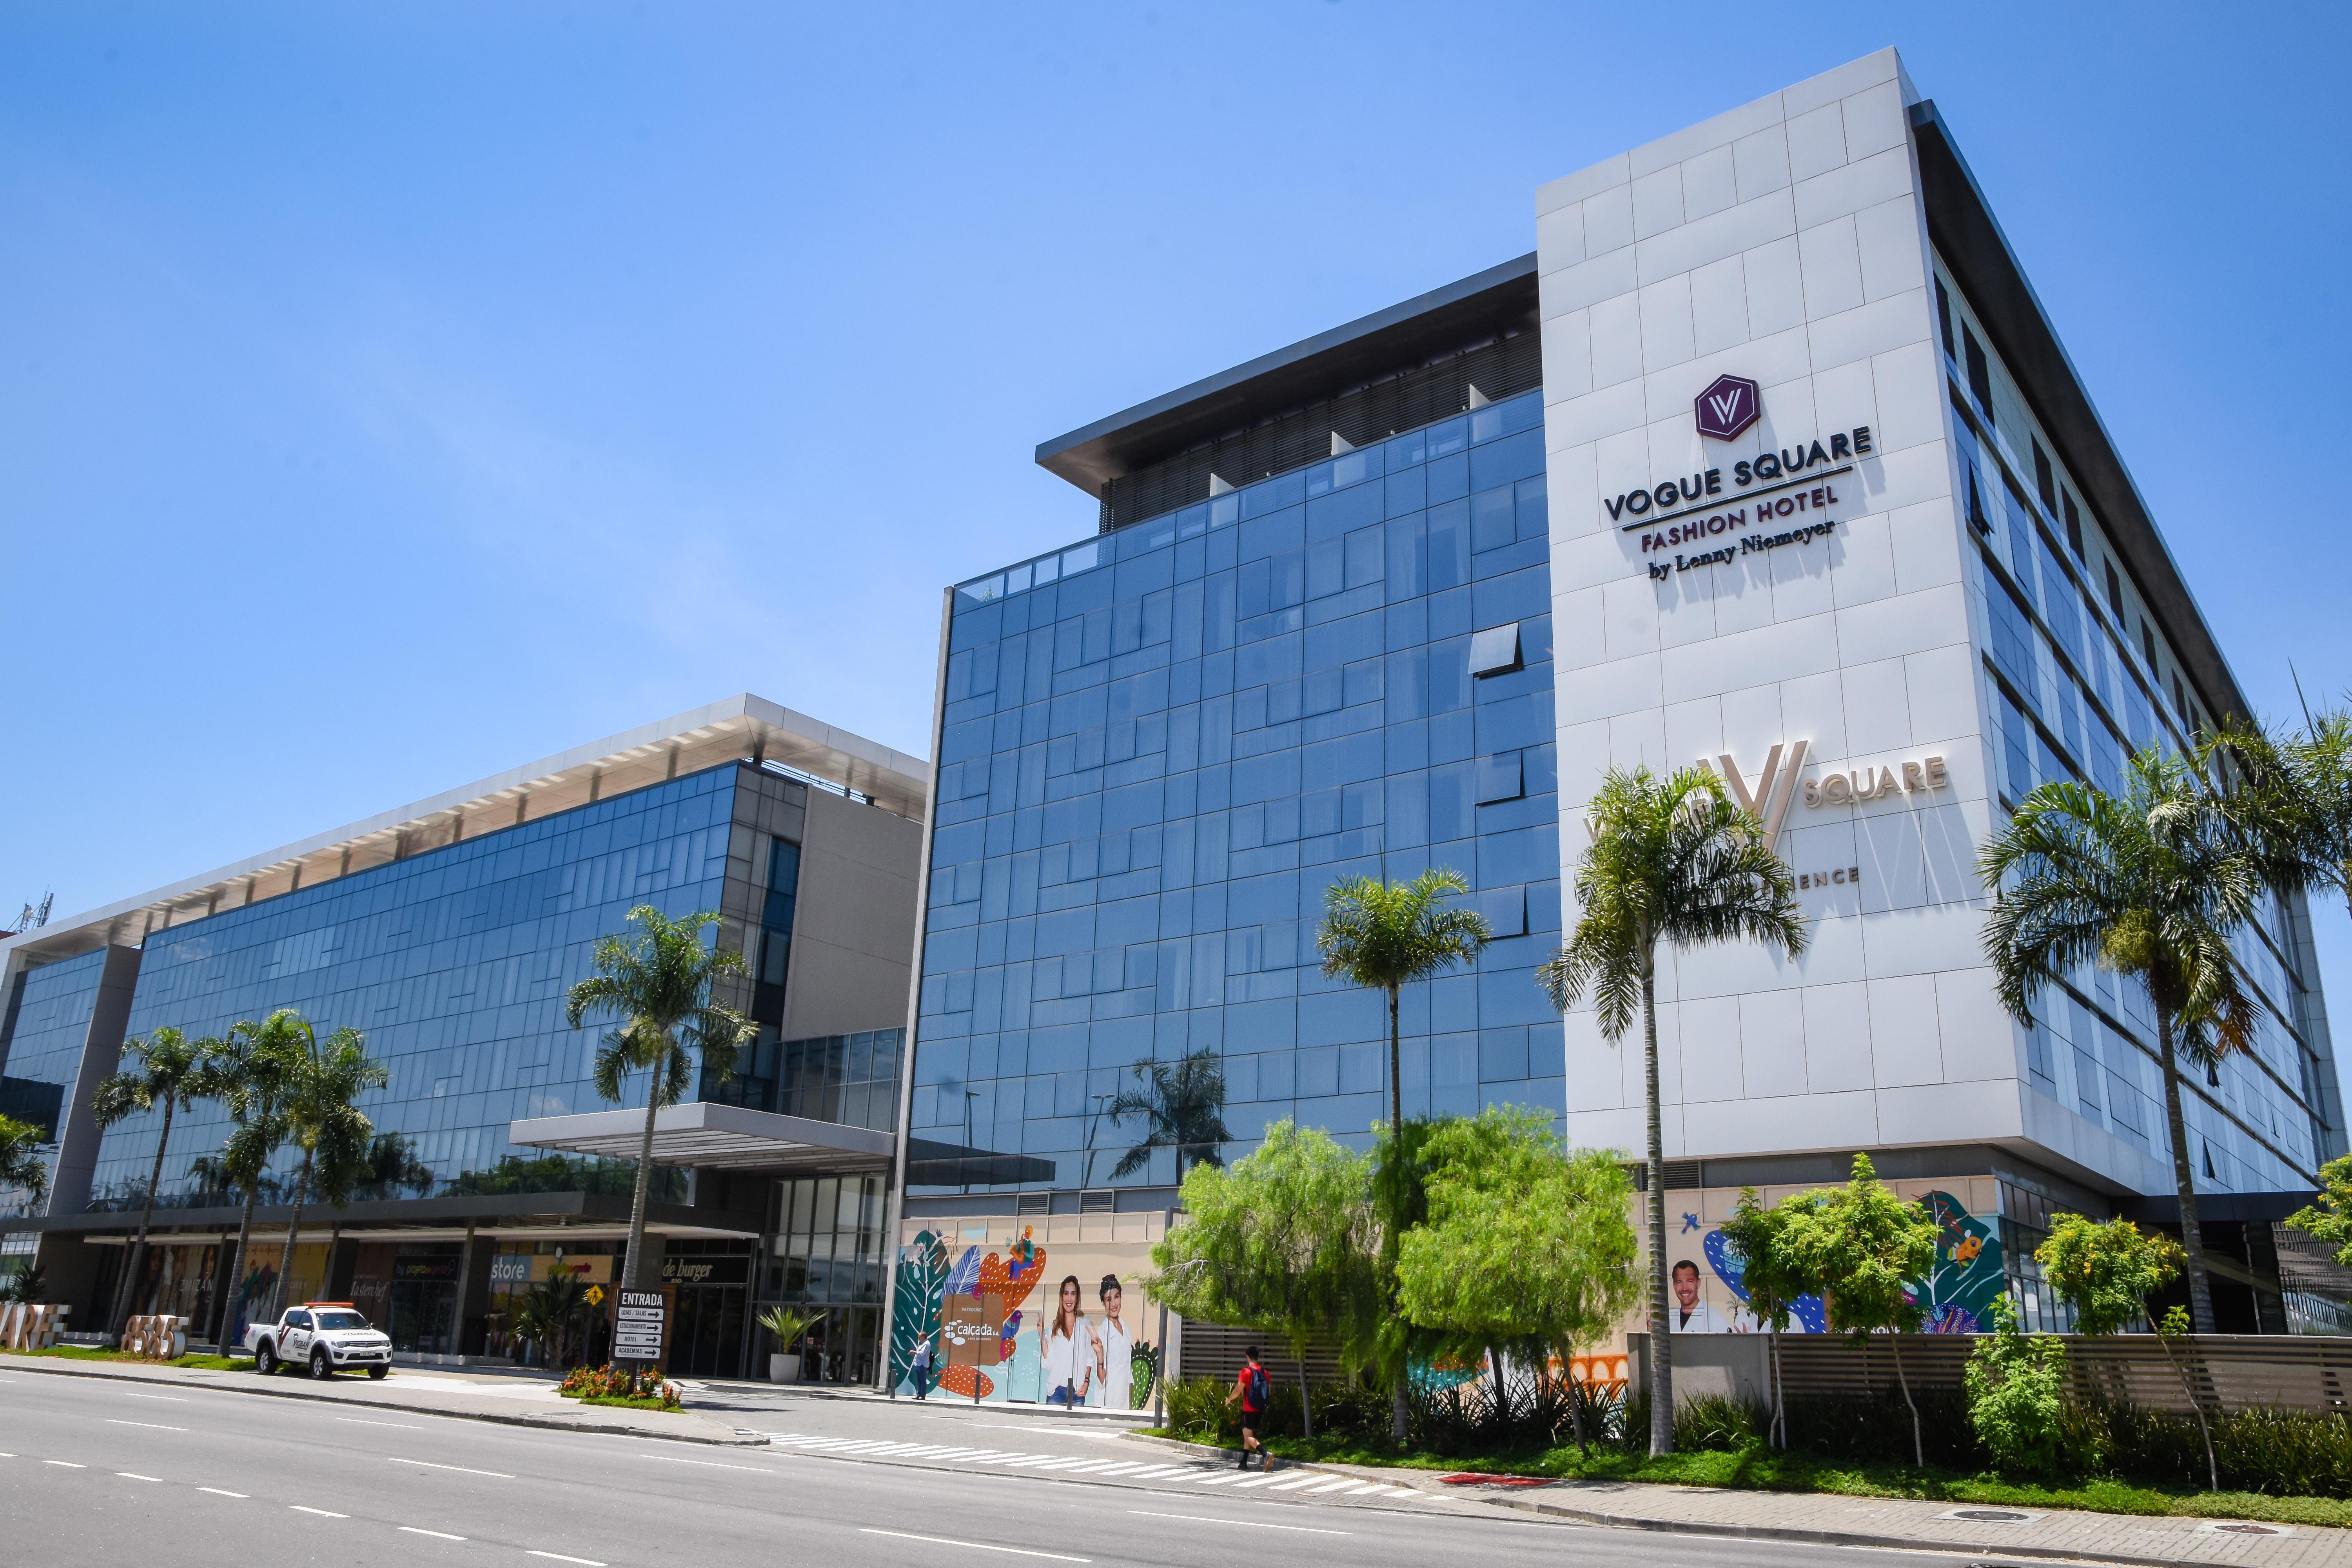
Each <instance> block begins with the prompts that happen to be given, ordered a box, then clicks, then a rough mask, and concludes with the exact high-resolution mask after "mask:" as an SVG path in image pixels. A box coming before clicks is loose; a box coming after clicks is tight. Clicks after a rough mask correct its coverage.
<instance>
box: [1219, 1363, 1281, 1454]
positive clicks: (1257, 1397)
mask: <svg viewBox="0 0 2352 1568" xmlns="http://www.w3.org/2000/svg"><path fill="white" fill-rule="evenodd" d="M1234 1400H1239V1401H1241V1406H1242V1462H1241V1468H1243V1469H1244V1470H1246V1469H1248V1468H1249V1457H1250V1455H1251V1454H1252V1453H1255V1454H1256V1455H1257V1457H1258V1467H1257V1468H1259V1469H1261V1470H1262V1469H1265V1468H1266V1464H1267V1462H1268V1461H1267V1456H1266V1453H1265V1448H1264V1447H1263V1446H1262V1445H1261V1444H1260V1443H1259V1442H1258V1434H1259V1433H1260V1432H1261V1431H1263V1430H1264V1429H1265V1407H1266V1406H1267V1405H1271V1404H1272V1403H1274V1383H1273V1380H1272V1379H1270V1378H1268V1377H1267V1376H1266V1375H1265V1367H1263V1366H1261V1365H1259V1364H1258V1359H1257V1347H1256V1346H1255V1345H1252V1346H1250V1348H1249V1362H1248V1364H1246V1365H1244V1367H1243V1368H1242V1374H1241V1375H1240V1376H1239V1377H1237V1378H1235V1379H1234V1391H1233V1393H1232V1394H1229V1395H1227V1396H1226V1399H1225V1403H1226V1404H1228V1405H1231V1404H1232V1403H1234Z"/></svg>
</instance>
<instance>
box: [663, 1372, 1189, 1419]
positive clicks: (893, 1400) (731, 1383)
mask: <svg viewBox="0 0 2352 1568" xmlns="http://www.w3.org/2000/svg"><path fill="white" fill-rule="evenodd" d="M672 1381H676V1380H675V1379H673V1380H672ZM690 1381H692V1382H693V1383H694V1384H697V1385H698V1386H699V1387H703V1388H708V1389H709V1390H710V1391H711V1392H712V1393H714V1394H728V1395H730V1396H734V1397H738V1398H744V1399H753V1398H759V1397H761V1396H766V1397H770V1398H774V1399H779V1400H794V1399H821V1400H838V1401H841V1402H843V1403H845V1404H854V1405H913V1404H915V1403H917V1401H916V1400H915V1398H914V1396H913V1395H911V1394H908V1395H904V1396H894V1395H891V1394H877V1393H875V1392H874V1391H873V1390H872V1389H870V1388H854V1387H845V1386H835V1387H826V1386H824V1384H796V1383H755V1382H751V1381H747V1380H744V1379H740V1378H731V1377H730V1378H715V1377H700V1378H694V1379H691V1380H690ZM926 1403H928V1404H929V1405H949V1406H958V1407H968V1406H969V1405H971V1401H970V1400H968V1399H957V1398H954V1397H952V1396H950V1397H949V1398H946V1399H940V1398H933V1399H931V1400H929V1401H928V1402H926ZM981 1408H982V1409H983V1410H999V1411H1002V1410H1006V1409H1010V1410H1012V1411H1013V1414H1015V1415H1037V1416H1043V1415H1048V1414H1050V1415H1053V1416H1054V1417H1055V1419H1056V1420H1066V1421H1072V1422H1080V1421H1094V1422H1101V1423H1105V1424H1108V1425H1111V1426H1119V1425H1122V1424H1126V1423H1135V1424H1138V1425H1144V1426H1149V1425H1150V1421H1151V1413H1150V1411H1148V1410H1098V1409H1089V1408H1087V1406H1085V1405H1080V1406H1078V1408H1077V1409H1076V1412H1075V1413H1072V1412H1070V1411H1067V1410H1065V1409H1064V1408H1062V1407H1061V1406H1058V1405H1008V1404H1006V1403H1004V1402H1002V1401H993V1402H983V1403H982V1405H981Z"/></svg>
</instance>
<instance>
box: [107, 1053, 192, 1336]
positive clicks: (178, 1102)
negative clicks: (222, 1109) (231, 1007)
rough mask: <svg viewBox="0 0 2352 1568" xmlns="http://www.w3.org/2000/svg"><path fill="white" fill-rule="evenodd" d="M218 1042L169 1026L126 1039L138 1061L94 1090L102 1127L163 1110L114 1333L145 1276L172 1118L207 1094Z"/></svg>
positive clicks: (118, 1291) (119, 1289)
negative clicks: (209, 1062) (208, 1067)
mask: <svg viewBox="0 0 2352 1568" xmlns="http://www.w3.org/2000/svg"><path fill="white" fill-rule="evenodd" d="M219 1043H220V1042H219V1041H217V1040H214V1039H210V1038H206V1039H201V1040H192V1039H190V1038H188V1037H186V1036H185V1035H184V1034H182V1033H181V1032H180V1031H179V1030H177V1029H175V1028H173V1027H172V1026H170V1025H169V1024H166V1025H164V1026H163V1027H162V1028H160V1029H152V1030H150V1031H149V1032H148V1035H147V1037H146V1038H145V1039H143V1040H142V1039H139V1038H137V1037H132V1038H131V1039H130V1040H126V1041H125V1042H123V1049H124V1050H125V1051H126V1052H127V1053H128V1054H129V1055H130V1056H131V1059H132V1061H133V1062H134V1063H135V1065H134V1066H132V1067H129V1068H122V1069H121V1070H120V1071H118V1072H115V1073H112V1074H110V1076H108V1077H107V1078H106V1079H104V1080H103V1081H102V1082H100V1084H99V1086H98V1088H97V1089H95V1090H93V1091H92V1092H91V1094H90V1097H89V1108H90V1112H91V1114H92V1116H93V1117H94V1118H95V1119H96V1121H97V1122H98V1124H99V1126H100V1128H107V1127H112V1126H114V1125H115V1124H116V1123H117V1122H120V1121H125V1120H127V1119H128V1118H131V1117H133V1116H140V1115H144V1114H145V1113H146V1112H148V1111H151V1110H155V1109H156V1108H157V1107H159V1106H160V1107H162V1108H163V1129H162V1131H159V1132H157V1133H156V1134H155V1164H154V1168H153V1169H152V1171H150V1172H149V1173H148V1175H147V1201H146V1203H145V1205H144V1206H142V1208H141V1209H140V1211H139V1239H138V1240H137V1241H135V1242H133V1243H132V1244H131V1264H130V1267H129V1268H125V1269H124V1270H123V1271H122V1281H121V1284H119V1285H117V1286H116V1287H115V1290H114V1310H113V1311H112V1312H111V1313H110V1315H109V1317H108V1320H107V1322H108V1328H109V1330H110V1331H111V1332H115V1333H120V1332H121V1331H122V1325H123V1321H124V1320H125V1319H126V1318H128V1317H129V1316H130V1313H131V1307H132V1306H133V1305H134V1304H135V1302H136V1292H137V1290H138V1288H139V1282H140V1280H141V1279H143V1278H144V1270H145V1268H146V1267H147V1231H148V1228H149V1226H152V1224H153V1223H154V1220H155V1193H156V1190H157V1189H158V1188H159V1187H161V1186H162V1185H163V1152H164V1151H165V1150H166V1149H167V1148H169V1147H170V1146H171V1142H172V1117H173V1113H174V1112H176V1111H181V1110H187V1109H189V1108H190V1107H191V1106H193V1105H194V1104H195V1102H196V1101H197V1100H203V1099H205V1098H207V1096H206V1093H205V1076H204V1065H205V1058H207V1057H208V1056H209V1055H210V1054H211V1053H212V1050H213V1047H215V1046H217V1045H218V1044H219Z"/></svg>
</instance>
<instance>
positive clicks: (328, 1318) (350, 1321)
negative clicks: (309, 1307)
mask: <svg viewBox="0 0 2352 1568" xmlns="http://www.w3.org/2000/svg"><path fill="white" fill-rule="evenodd" d="M367 1326H368V1321H367V1320H366V1319H365V1318H362V1317H361V1316H360V1315H359V1314H358V1313H357V1312H321V1313H320V1314H319V1327H320V1328H321V1329H324V1330H328V1331H333V1330H336V1329H364V1328H366V1327H367Z"/></svg>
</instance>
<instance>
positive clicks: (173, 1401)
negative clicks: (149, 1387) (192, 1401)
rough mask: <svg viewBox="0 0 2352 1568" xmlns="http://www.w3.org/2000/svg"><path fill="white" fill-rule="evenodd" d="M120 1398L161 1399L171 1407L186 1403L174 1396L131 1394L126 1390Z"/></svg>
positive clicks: (176, 1395)
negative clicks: (171, 1405)
mask: <svg viewBox="0 0 2352 1568" xmlns="http://www.w3.org/2000/svg"><path fill="white" fill-rule="evenodd" d="M122 1397H123V1398H125V1399H161V1400H164V1401H166V1402H167V1403H169V1404H173V1405H185V1404H186V1403H187V1401H186V1400H184V1399H183V1398H181V1397H180V1396H179V1395H178V1394H132V1393H131V1392H129V1391H128V1390H125V1391H124V1392H123V1395H122Z"/></svg>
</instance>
